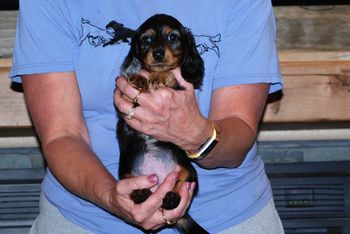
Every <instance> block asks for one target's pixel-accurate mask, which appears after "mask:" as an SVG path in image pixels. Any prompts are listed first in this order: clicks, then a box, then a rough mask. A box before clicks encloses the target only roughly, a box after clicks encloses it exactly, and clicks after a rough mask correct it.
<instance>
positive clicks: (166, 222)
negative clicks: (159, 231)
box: [162, 209, 177, 226]
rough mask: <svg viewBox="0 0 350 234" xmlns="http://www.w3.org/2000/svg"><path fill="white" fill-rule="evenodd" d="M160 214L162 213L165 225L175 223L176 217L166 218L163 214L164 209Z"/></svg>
mask: <svg viewBox="0 0 350 234" xmlns="http://www.w3.org/2000/svg"><path fill="white" fill-rule="evenodd" d="M162 215H163V221H164V223H165V224H166V225H168V226H173V225H175V224H176V223H177V219H173V220H168V219H167V218H166V217H165V215H164V209H163V210H162Z"/></svg>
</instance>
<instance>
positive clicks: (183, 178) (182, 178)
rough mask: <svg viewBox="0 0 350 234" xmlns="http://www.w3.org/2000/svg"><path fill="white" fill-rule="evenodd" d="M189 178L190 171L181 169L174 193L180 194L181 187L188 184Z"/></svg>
mask: <svg viewBox="0 0 350 234" xmlns="http://www.w3.org/2000/svg"><path fill="white" fill-rule="evenodd" d="M188 178H189V171H188V170H187V169H186V168H183V167H180V170H179V179H178V180H177V182H176V185H175V187H174V189H173V191H174V192H179V190H180V187H181V185H182V184H183V183H184V182H186V181H187V180H188Z"/></svg>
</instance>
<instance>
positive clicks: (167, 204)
mask: <svg viewBox="0 0 350 234" xmlns="http://www.w3.org/2000/svg"><path fill="white" fill-rule="evenodd" d="M180 200H181V197H180V195H179V194H178V193H176V192H172V191H170V192H167V194H166V195H165V197H164V198H163V204H162V208H164V209H166V210H172V209H174V208H176V207H177V206H178V205H179V204H180Z"/></svg>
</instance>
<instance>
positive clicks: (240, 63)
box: [213, 0, 282, 93]
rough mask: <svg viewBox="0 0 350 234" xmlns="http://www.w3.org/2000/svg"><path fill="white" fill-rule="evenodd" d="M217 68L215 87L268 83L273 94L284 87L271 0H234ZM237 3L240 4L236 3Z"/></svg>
mask: <svg viewBox="0 0 350 234" xmlns="http://www.w3.org/2000/svg"><path fill="white" fill-rule="evenodd" d="M235 4H236V5H235V7H233V9H232V11H231V14H230V17H229V19H228V22H227V24H226V30H225V32H224V35H223V37H222V43H223V44H222V48H223V49H222V50H221V55H220V59H219V62H218V64H217V67H216V72H215V76H214V77H215V80H214V83H213V88H214V89H217V88H220V87H223V86H227V85H235V84H252V83H269V84H270V93H272V92H274V91H277V90H279V89H281V88H282V80H281V74H280V68H279V60H278V54H277V48H276V25H275V18H274V13H273V8H272V5H271V1H269V0H248V1H235ZM237 4H238V6H237Z"/></svg>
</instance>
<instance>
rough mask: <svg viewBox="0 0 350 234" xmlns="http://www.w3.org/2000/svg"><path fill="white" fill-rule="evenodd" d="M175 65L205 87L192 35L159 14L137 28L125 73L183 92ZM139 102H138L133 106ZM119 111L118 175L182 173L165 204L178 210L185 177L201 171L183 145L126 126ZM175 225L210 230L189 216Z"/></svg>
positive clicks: (138, 195) (140, 195) (146, 192)
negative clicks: (198, 170) (141, 73)
mask: <svg viewBox="0 0 350 234" xmlns="http://www.w3.org/2000/svg"><path fill="white" fill-rule="evenodd" d="M176 67H180V68H181V74H182V76H183V78H184V79H185V80H186V81H188V82H190V83H192V84H193V86H194V88H195V89H199V88H200V87H201V85H202V80H203V76H204V63H203V60H202V59H201V57H200V55H199V53H198V52H197V50H196V45H195V42H194V38H193V35H192V34H191V32H190V31H189V30H188V29H186V28H185V27H183V26H182V25H181V23H180V22H179V21H178V20H177V19H175V18H174V17H171V16H168V15H164V14H159V15H154V16H152V17H151V18H149V19H148V20H146V21H145V22H144V23H143V24H142V25H141V26H140V27H139V28H138V29H137V31H136V33H135V35H134V37H133V39H132V41H131V48H130V51H129V54H128V55H127V57H126V58H125V61H124V63H123V65H122V69H121V70H122V75H124V76H125V77H126V78H127V79H128V81H129V82H130V83H131V84H132V85H133V86H134V87H135V88H137V89H139V90H140V92H148V91H149V90H151V89H158V88H161V87H171V88H174V89H176V90H183V89H184V88H183V87H181V86H180V85H179V84H178V83H177V81H176V79H175V77H174V76H173V74H172V72H171V70H172V69H174V68H176ZM141 69H143V70H146V71H148V72H149V73H150V75H149V77H148V79H146V78H145V77H143V76H141V75H139V74H138V73H139V71H140V70H141ZM137 105H138V104H137V103H135V104H134V107H137ZM119 115H120V116H119V117H120V118H119V121H118V126H117V136H118V140H119V145H120V165H119V177H120V178H121V179H123V178H130V177H133V176H139V175H148V174H153V173H154V174H157V175H158V177H159V178H160V182H162V180H163V179H164V177H165V176H166V175H167V174H168V173H170V172H171V171H174V170H176V171H178V172H179V179H178V182H177V184H176V186H175V188H174V190H173V191H169V192H168V193H167V194H166V196H165V197H164V199H163V204H162V208H163V209H168V210H170V209H174V208H176V207H177V206H178V205H179V203H180V199H181V198H180V196H179V193H178V190H179V188H180V186H181V184H182V183H184V182H185V181H189V182H196V183H197V184H198V180H197V173H196V170H195V169H194V167H193V166H192V164H191V161H190V160H189V159H188V158H187V156H186V153H185V152H184V151H183V150H182V149H180V148H179V147H178V146H176V145H174V144H172V143H169V142H162V141H158V140H156V139H154V138H152V137H150V136H147V135H145V134H142V133H140V132H138V131H136V130H134V129H132V128H131V127H130V126H128V125H127V124H126V122H125V120H124V118H123V117H125V115H123V114H122V113H119ZM151 194H152V191H151V190H150V189H138V190H134V191H133V192H132V194H131V195H130V198H131V199H132V200H133V201H134V202H135V203H137V204H139V203H142V202H144V201H145V200H146V199H147V198H148V197H149V196H150V195H151ZM165 221H166V220H165ZM168 224H169V223H168ZM173 225H174V226H175V227H176V228H177V229H178V230H179V231H180V232H181V233H188V234H201V233H208V232H206V231H205V230H204V229H203V228H202V227H201V226H200V225H198V224H197V223H196V222H195V221H194V220H193V219H192V218H191V217H190V216H189V215H188V214H186V215H185V216H184V217H183V218H181V219H180V220H178V221H177V222H176V224H175V222H174V224H173Z"/></svg>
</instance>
